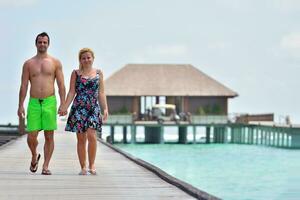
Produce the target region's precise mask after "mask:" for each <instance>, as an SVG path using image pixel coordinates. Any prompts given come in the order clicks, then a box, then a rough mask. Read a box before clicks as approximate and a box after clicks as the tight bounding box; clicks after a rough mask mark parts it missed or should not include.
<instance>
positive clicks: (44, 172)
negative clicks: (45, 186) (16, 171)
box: [42, 169, 52, 175]
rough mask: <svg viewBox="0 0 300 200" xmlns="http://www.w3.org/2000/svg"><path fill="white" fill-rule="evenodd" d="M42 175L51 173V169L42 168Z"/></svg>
mask: <svg viewBox="0 0 300 200" xmlns="http://www.w3.org/2000/svg"><path fill="white" fill-rule="evenodd" d="M42 175H52V173H51V171H50V170H49V169H43V170H42Z"/></svg>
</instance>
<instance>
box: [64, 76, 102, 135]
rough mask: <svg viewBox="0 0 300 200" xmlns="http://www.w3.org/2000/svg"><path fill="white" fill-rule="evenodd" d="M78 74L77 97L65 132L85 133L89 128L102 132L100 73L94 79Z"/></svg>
mask: <svg viewBox="0 0 300 200" xmlns="http://www.w3.org/2000/svg"><path fill="white" fill-rule="evenodd" d="M75 74H76V83H75V90H76V93H77V94H76V97H75V99H74V101H73V104H72V107H71V111H70V114H69V117H68V121H67V125H66V128H65V130H66V131H71V132H78V133H83V132H85V131H86V130H87V129H88V128H92V129H95V130H97V131H99V132H101V126H102V118H101V109H100V106H99V101H98V99H99V98H98V96H99V79H100V75H99V71H98V70H97V75H96V77H94V78H84V77H82V76H81V75H78V72H77V71H75Z"/></svg>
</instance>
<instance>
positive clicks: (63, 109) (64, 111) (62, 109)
mask: <svg viewBox="0 0 300 200" xmlns="http://www.w3.org/2000/svg"><path fill="white" fill-rule="evenodd" d="M67 110H68V108H66V106H65V105H62V104H61V105H60V106H59V108H58V114H59V116H65V115H67V114H68V111H67Z"/></svg>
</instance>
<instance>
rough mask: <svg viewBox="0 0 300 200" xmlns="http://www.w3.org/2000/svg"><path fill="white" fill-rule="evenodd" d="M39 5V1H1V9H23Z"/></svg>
mask: <svg viewBox="0 0 300 200" xmlns="http://www.w3.org/2000/svg"><path fill="white" fill-rule="evenodd" d="M37 3H38V0H0V8H1V7H23V6H32V5H35V4H37Z"/></svg>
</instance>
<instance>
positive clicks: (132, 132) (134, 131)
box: [130, 125, 136, 144]
mask: <svg viewBox="0 0 300 200" xmlns="http://www.w3.org/2000/svg"><path fill="white" fill-rule="evenodd" d="M130 132H131V140H130V142H131V144H135V142H136V127H135V126H134V125H131V126H130Z"/></svg>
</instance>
